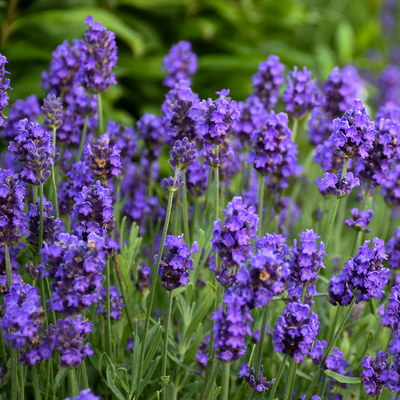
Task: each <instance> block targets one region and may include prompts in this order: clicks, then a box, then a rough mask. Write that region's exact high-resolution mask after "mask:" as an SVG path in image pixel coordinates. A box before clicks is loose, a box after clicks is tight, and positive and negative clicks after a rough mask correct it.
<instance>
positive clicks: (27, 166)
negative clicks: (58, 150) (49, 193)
mask: <svg viewBox="0 0 400 400" xmlns="http://www.w3.org/2000/svg"><path fill="white" fill-rule="evenodd" d="M8 150H9V151H11V152H12V153H14V157H15V158H16V159H17V160H18V161H19V162H20V163H21V164H22V168H23V170H22V172H21V179H22V180H23V181H24V182H26V183H30V184H33V185H39V182H42V183H44V182H46V180H47V178H48V177H49V176H50V174H51V172H50V170H49V169H48V168H49V167H50V165H53V164H54V160H53V158H52V156H53V151H54V144H53V142H52V141H51V138H50V134H49V133H48V132H47V131H45V130H44V129H43V127H42V126H41V125H40V124H38V123H36V122H28V119H26V118H25V119H22V120H21V121H20V122H19V131H18V135H17V136H15V138H14V141H11V142H10V145H9V146H8Z"/></svg>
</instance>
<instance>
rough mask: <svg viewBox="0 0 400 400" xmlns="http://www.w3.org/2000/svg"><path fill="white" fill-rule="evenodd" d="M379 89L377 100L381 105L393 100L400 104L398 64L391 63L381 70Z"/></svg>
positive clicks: (399, 70) (399, 72) (399, 68)
mask: <svg viewBox="0 0 400 400" xmlns="http://www.w3.org/2000/svg"><path fill="white" fill-rule="evenodd" d="M378 89H379V95H378V99H377V102H378V104H379V105H384V104H386V103H387V102H388V101H393V102H394V103H395V104H397V105H398V106H400V102H399V95H400V67H399V66H398V65H395V64H390V65H388V66H387V67H385V68H384V69H383V70H382V71H381V73H380V75H379V78H378Z"/></svg>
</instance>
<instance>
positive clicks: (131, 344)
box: [124, 338, 135, 352]
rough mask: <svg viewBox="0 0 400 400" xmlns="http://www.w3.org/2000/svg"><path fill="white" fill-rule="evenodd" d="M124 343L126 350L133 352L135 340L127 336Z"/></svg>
mask: <svg viewBox="0 0 400 400" xmlns="http://www.w3.org/2000/svg"><path fill="white" fill-rule="evenodd" d="M126 343H127V344H126V345H125V346H124V347H125V348H126V349H127V350H129V351H131V352H133V347H134V345H135V341H134V340H133V339H132V338H128V339H127V341H126Z"/></svg>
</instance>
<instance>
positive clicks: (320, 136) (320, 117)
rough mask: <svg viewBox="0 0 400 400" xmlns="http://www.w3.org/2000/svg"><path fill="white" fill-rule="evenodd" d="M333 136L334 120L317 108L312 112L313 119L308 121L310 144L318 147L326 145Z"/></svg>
mask: <svg viewBox="0 0 400 400" xmlns="http://www.w3.org/2000/svg"><path fill="white" fill-rule="evenodd" d="M331 134H332V118H331V117H329V116H327V115H326V113H325V112H324V111H323V110H322V109H321V108H320V107H316V108H314V109H313V110H312V111H311V118H310V120H309V121H308V137H309V139H310V142H311V143H312V144H313V145H314V146H317V145H319V144H321V143H324V142H325V141H326V140H328V139H329V137H330V136H331Z"/></svg>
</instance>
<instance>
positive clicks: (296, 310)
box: [272, 302, 319, 363]
mask: <svg viewBox="0 0 400 400" xmlns="http://www.w3.org/2000/svg"><path fill="white" fill-rule="evenodd" d="M318 329H319V321H318V315H317V314H315V313H313V312H311V313H310V306H309V305H308V304H302V303H300V302H291V303H289V304H288V305H287V306H286V308H285V309H284V311H283V314H282V315H281V316H280V317H279V318H278V322H277V323H276V325H275V327H274V334H273V335H272V339H273V340H274V350H275V351H276V352H278V353H285V354H289V356H290V357H292V358H294V359H295V360H296V362H297V363H299V362H300V361H303V360H304V356H305V355H306V354H308V353H309V352H310V350H311V346H312V344H313V342H314V340H315V339H316V338H317V334H318Z"/></svg>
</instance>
